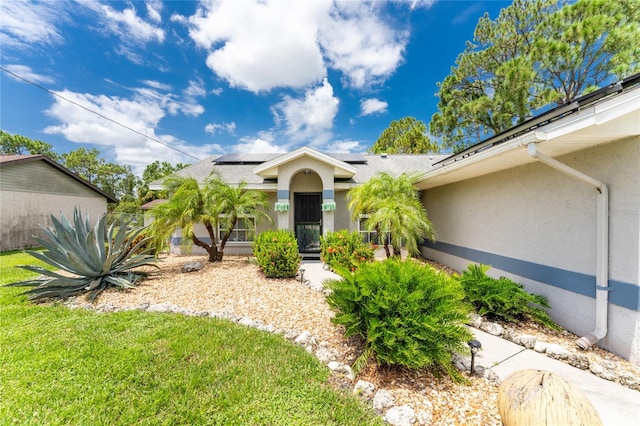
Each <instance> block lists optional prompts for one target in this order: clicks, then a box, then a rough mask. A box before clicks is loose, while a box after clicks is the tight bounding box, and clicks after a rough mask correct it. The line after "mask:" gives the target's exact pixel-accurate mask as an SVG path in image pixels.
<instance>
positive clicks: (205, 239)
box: [171, 237, 211, 246]
mask: <svg viewBox="0 0 640 426" xmlns="http://www.w3.org/2000/svg"><path fill="white" fill-rule="evenodd" d="M198 239H199V240H200V241H202V242H203V243H205V244H211V238H209V237H200V238H198ZM171 244H173V245H174V246H179V245H180V244H182V237H171Z"/></svg>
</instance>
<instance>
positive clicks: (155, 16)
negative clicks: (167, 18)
mask: <svg viewBox="0 0 640 426" xmlns="http://www.w3.org/2000/svg"><path fill="white" fill-rule="evenodd" d="M162 9H163V5H162V2H161V1H159V0H152V1H149V2H147V15H149V19H151V20H152V21H153V22H155V23H156V24H159V23H161V22H162V16H161V15H160V12H161V11H162Z"/></svg>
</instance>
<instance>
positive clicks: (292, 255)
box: [253, 230, 300, 278]
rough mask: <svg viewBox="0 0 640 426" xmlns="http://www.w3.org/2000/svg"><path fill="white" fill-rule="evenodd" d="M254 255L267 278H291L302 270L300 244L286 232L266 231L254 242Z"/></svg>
mask: <svg viewBox="0 0 640 426" xmlns="http://www.w3.org/2000/svg"><path fill="white" fill-rule="evenodd" d="M253 254H254V256H255V257H256V260H257V261H258V265H259V266H260V269H262V272H263V273H264V275H265V276H266V277H267V278H290V277H294V276H295V275H296V274H297V273H298V269H299V268H300V253H299V252H298V243H297V242H296V238H295V237H294V235H293V233H291V232H290V231H285V230H278V231H264V232H262V233H260V234H259V235H258V236H257V237H256V239H255V241H254V242H253Z"/></svg>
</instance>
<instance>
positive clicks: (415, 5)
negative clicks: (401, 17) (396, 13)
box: [394, 0, 437, 10]
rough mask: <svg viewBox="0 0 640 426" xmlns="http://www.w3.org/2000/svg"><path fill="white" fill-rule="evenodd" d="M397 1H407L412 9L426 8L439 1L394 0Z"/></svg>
mask: <svg viewBox="0 0 640 426" xmlns="http://www.w3.org/2000/svg"><path fill="white" fill-rule="evenodd" d="M394 1H395V2H397V3H407V4H408V5H409V8H410V9H412V10H413V9H418V8H421V7H422V8H425V9H428V8H430V7H431V6H433V4H434V3H435V2H436V1H437V0H394Z"/></svg>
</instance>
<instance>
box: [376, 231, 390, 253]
mask: <svg viewBox="0 0 640 426" xmlns="http://www.w3.org/2000/svg"><path fill="white" fill-rule="evenodd" d="M376 234H377V235H378V241H380V240H381V239H383V238H384V243H383V247H384V252H385V254H386V255H387V259H388V258H390V257H391V250H389V243H388V242H387V239H386V238H385V236H384V235H383V234H382V232H380V224H379V223H376Z"/></svg>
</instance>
